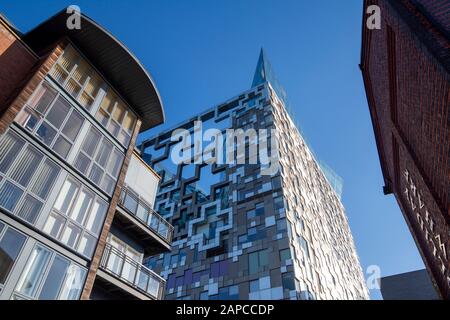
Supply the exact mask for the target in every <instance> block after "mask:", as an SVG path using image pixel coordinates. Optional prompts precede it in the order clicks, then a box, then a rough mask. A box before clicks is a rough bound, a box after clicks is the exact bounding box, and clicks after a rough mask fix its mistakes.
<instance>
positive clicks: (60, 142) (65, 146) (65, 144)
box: [53, 136, 72, 158]
mask: <svg viewBox="0 0 450 320" xmlns="http://www.w3.org/2000/svg"><path fill="white" fill-rule="evenodd" d="M70 148H72V144H71V143H70V142H69V141H67V139H65V138H64V137H63V136H59V137H58V139H56V142H55V145H54V146H53V150H55V152H56V153H57V154H59V155H60V156H61V157H63V158H66V157H67V155H68V154H69V152H70Z"/></svg>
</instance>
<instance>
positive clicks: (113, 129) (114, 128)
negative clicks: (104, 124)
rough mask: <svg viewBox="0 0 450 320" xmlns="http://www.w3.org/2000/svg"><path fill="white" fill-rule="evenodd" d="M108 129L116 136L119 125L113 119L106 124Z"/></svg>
mask: <svg viewBox="0 0 450 320" xmlns="http://www.w3.org/2000/svg"><path fill="white" fill-rule="evenodd" d="M108 131H109V132H110V133H111V134H112V135H113V136H114V137H117V135H118V134H119V131H120V126H119V124H117V122H115V121H114V120H111V121H110V122H109V124H108Z"/></svg>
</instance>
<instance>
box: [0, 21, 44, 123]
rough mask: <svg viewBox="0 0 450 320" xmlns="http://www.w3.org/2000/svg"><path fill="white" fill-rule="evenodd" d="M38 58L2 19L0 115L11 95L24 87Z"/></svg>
mask: <svg viewBox="0 0 450 320" xmlns="http://www.w3.org/2000/svg"><path fill="white" fill-rule="evenodd" d="M37 60H38V59H37V57H36V55H34V53H33V52H31V51H30V50H29V49H28V48H27V47H26V46H25V45H24V44H23V43H22V42H21V41H20V39H18V37H17V36H16V34H15V33H14V32H13V31H12V30H11V29H10V28H9V27H8V25H7V24H6V23H5V22H4V21H3V20H2V19H1V18H0V70H2V72H1V73H0V115H1V114H2V113H3V112H4V111H5V110H6V108H7V107H8V105H7V101H8V100H9V99H10V97H11V95H13V94H14V93H15V92H18V90H19V89H20V88H21V87H22V85H23V81H24V80H25V79H26V78H27V76H28V74H29V73H30V71H31V69H32V68H33V66H34V64H35V63H36V62H37Z"/></svg>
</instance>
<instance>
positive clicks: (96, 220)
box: [86, 200, 107, 235]
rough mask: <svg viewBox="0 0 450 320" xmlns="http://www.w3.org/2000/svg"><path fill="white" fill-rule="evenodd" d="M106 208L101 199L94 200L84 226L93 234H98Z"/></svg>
mask: <svg viewBox="0 0 450 320" xmlns="http://www.w3.org/2000/svg"><path fill="white" fill-rule="evenodd" d="M106 209H107V208H106V204H105V203H104V202H103V201H99V200H97V201H95V203H94V205H93V206H92V210H91V213H90V215H89V218H88V219H87V221H86V228H87V229H88V230H89V231H91V232H92V233H94V234H95V235H98V234H99V232H100V228H101V226H102V223H103V217H104V216H105V214H106Z"/></svg>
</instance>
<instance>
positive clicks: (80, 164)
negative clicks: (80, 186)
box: [74, 152, 91, 174]
mask: <svg viewBox="0 0 450 320" xmlns="http://www.w3.org/2000/svg"><path fill="white" fill-rule="evenodd" d="M90 164H91V159H89V158H88V157H87V156H85V155H84V153H81V152H80V153H79V154H78V157H77V160H75V164H74V166H75V168H77V169H78V170H80V171H81V172H82V173H84V174H86V173H87V170H88V168H89V165H90Z"/></svg>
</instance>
